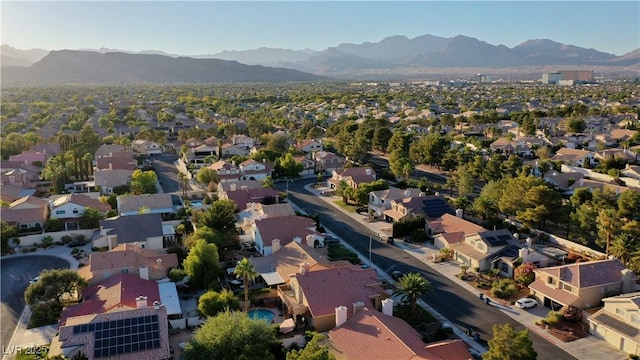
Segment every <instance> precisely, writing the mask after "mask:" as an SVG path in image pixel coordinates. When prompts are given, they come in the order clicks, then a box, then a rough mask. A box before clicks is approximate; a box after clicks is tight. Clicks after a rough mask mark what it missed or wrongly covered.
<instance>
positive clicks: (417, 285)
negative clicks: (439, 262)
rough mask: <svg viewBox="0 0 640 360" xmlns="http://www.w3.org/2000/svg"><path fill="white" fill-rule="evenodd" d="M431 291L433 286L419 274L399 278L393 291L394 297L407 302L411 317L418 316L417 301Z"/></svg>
mask: <svg viewBox="0 0 640 360" xmlns="http://www.w3.org/2000/svg"><path fill="white" fill-rule="evenodd" d="M431 291H433V286H432V285H431V283H430V282H429V280H427V279H425V278H424V276H422V275H421V274H419V273H409V274H406V275H405V276H403V277H402V278H400V280H399V281H398V283H397V284H396V289H395V290H394V291H393V295H394V296H400V297H401V298H402V300H407V301H408V302H409V306H410V308H411V313H412V314H413V316H417V315H418V311H417V310H418V299H420V298H421V297H422V296H423V295H425V294H427V293H429V292H431Z"/></svg>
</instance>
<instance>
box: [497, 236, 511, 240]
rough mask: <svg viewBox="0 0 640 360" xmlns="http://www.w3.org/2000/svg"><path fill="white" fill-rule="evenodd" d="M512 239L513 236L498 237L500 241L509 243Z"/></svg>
mask: <svg viewBox="0 0 640 360" xmlns="http://www.w3.org/2000/svg"><path fill="white" fill-rule="evenodd" d="M512 238H513V237H512V236H511V235H498V239H500V240H505V241H508V240H511V239H512Z"/></svg>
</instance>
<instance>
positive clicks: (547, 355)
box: [276, 178, 575, 359]
mask: <svg viewBox="0 0 640 360" xmlns="http://www.w3.org/2000/svg"><path fill="white" fill-rule="evenodd" d="M315 181H316V179H315V178H313V179H301V180H297V181H293V182H291V183H289V185H288V186H289V187H288V192H289V198H290V199H291V201H292V202H293V203H295V204H296V205H298V206H299V207H300V208H301V209H303V210H304V211H305V212H307V213H309V214H313V213H316V214H319V215H320V224H321V225H322V226H324V227H325V228H327V229H330V230H331V231H332V232H333V233H335V234H336V235H337V236H338V237H340V238H341V239H343V240H344V241H345V242H347V243H348V244H349V245H351V246H352V247H353V248H354V249H355V250H356V251H358V252H359V253H360V254H362V255H363V256H364V257H368V254H369V236H370V235H374V239H375V235H376V233H375V231H373V230H371V229H370V228H367V227H366V226H364V225H362V224H360V223H359V222H357V221H354V220H353V219H352V218H351V217H349V216H348V215H346V214H344V213H343V212H341V211H339V210H337V209H335V208H334V207H333V206H330V205H328V204H327V203H326V202H325V201H324V200H323V199H320V198H318V197H317V196H315V195H312V194H310V193H309V192H308V191H307V190H306V189H304V186H305V185H307V184H310V183H313V182H315ZM276 185H277V187H278V188H279V189H280V190H284V186H285V184H282V183H278V184H276ZM371 249H372V251H371V259H372V262H373V264H375V265H376V266H377V267H379V268H380V269H382V270H383V271H385V272H386V273H390V272H391V271H393V270H400V271H402V272H405V273H407V272H415V271H417V272H420V273H422V274H423V275H425V276H426V277H427V279H428V280H429V281H430V282H431V283H432V284H433V288H434V292H433V293H432V294H429V295H426V296H425V297H424V299H423V300H424V301H425V302H426V303H428V304H429V305H430V306H432V307H433V308H434V309H435V310H436V311H438V312H439V313H440V314H442V315H443V316H444V317H446V318H447V319H448V320H449V321H450V322H451V323H452V324H453V325H456V326H459V327H462V328H465V329H466V328H468V327H471V328H473V329H475V330H476V331H477V332H478V333H479V334H480V336H481V339H483V340H488V339H490V338H491V337H492V336H493V328H492V327H493V325H494V324H505V323H509V324H511V325H512V326H514V328H515V329H516V330H518V331H519V330H522V329H524V328H525V327H524V326H523V325H522V324H520V323H518V322H517V321H514V320H513V319H512V318H510V317H509V316H507V315H505V314H503V313H502V312H501V311H500V310H498V309H497V308H495V307H493V306H488V305H485V304H484V303H483V302H481V301H480V300H479V299H478V297H477V296H476V295H475V294H471V293H469V292H468V291H467V290H465V289H463V288H461V287H460V286H459V285H457V284H455V283H454V282H453V281H452V280H450V279H448V278H446V277H445V276H443V275H441V274H440V273H438V272H436V271H433V270H431V269H430V268H428V267H427V266H426V265H425V264H424V263H422V262H421V261H419V260H418V259H416V258H414V257H413V256H411V255H410V254H408V253H407V252H405V251H404V250H402V249H399V248H397V247H395V246H389V245H386V244H384V243H382V242H380V241H377V240H376V241H373V242H372V247H371ZM529 337H530V339H531V340H532V341H533V346H534V349H535V351H536V352H537V353H538V358H540V359H575V357H573V356H571V355H569V354H568V353H566V352H565V351H564V350H562V349H560V348H558V347H557V346H555V345H553V344H551V343H550V342H548V341H547V340H545V339H544V338H542V337H541V336H539V335H537V334H535V333H533V332H530V333H529Z"/></svg>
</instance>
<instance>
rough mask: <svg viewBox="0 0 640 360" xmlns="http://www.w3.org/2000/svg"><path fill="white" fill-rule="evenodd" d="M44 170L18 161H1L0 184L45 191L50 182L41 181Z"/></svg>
mask: <svg viewBox="0 0 640 360" xmlns="http://www.w3.org/2000/svg"><path fill="white" fill-rule="evenodd" d="M41 173H42V169H41V168H39V167H37V166H34V165H24V164H21V163H19V162H16V161H0V183H2V185H13V186H17V187H20V188H26V189H38V188H42V189H45V187H47V186H48V185H50V184H51V182H50V181H41V180H40V174H41Z"/></svg>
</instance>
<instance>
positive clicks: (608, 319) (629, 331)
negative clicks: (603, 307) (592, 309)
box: [596, 314, 640, 337]
mask: <svg viewBox="0 0 640 360" xmlns="http://www.w3.org/2000/svg"><path fill="white" fill-rule="evenodd" d="M596 320H597V321H599V322H601V323H603V324H605V325H607V326H609V327H612V328H614V329H615V330H618V331H620V332H622V333H623V334H625V335H627V336H630V337H635V336H636V335H637V334H638V332H640V331H639V330H638V329H636V328H635V327H633V326H631V325H629V324H626V323H624V322H622V321H620V320H618V319H616V318H614V317H612V316H609V315H607V314H600V315H598V317H597V319H596Z"/></svg>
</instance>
